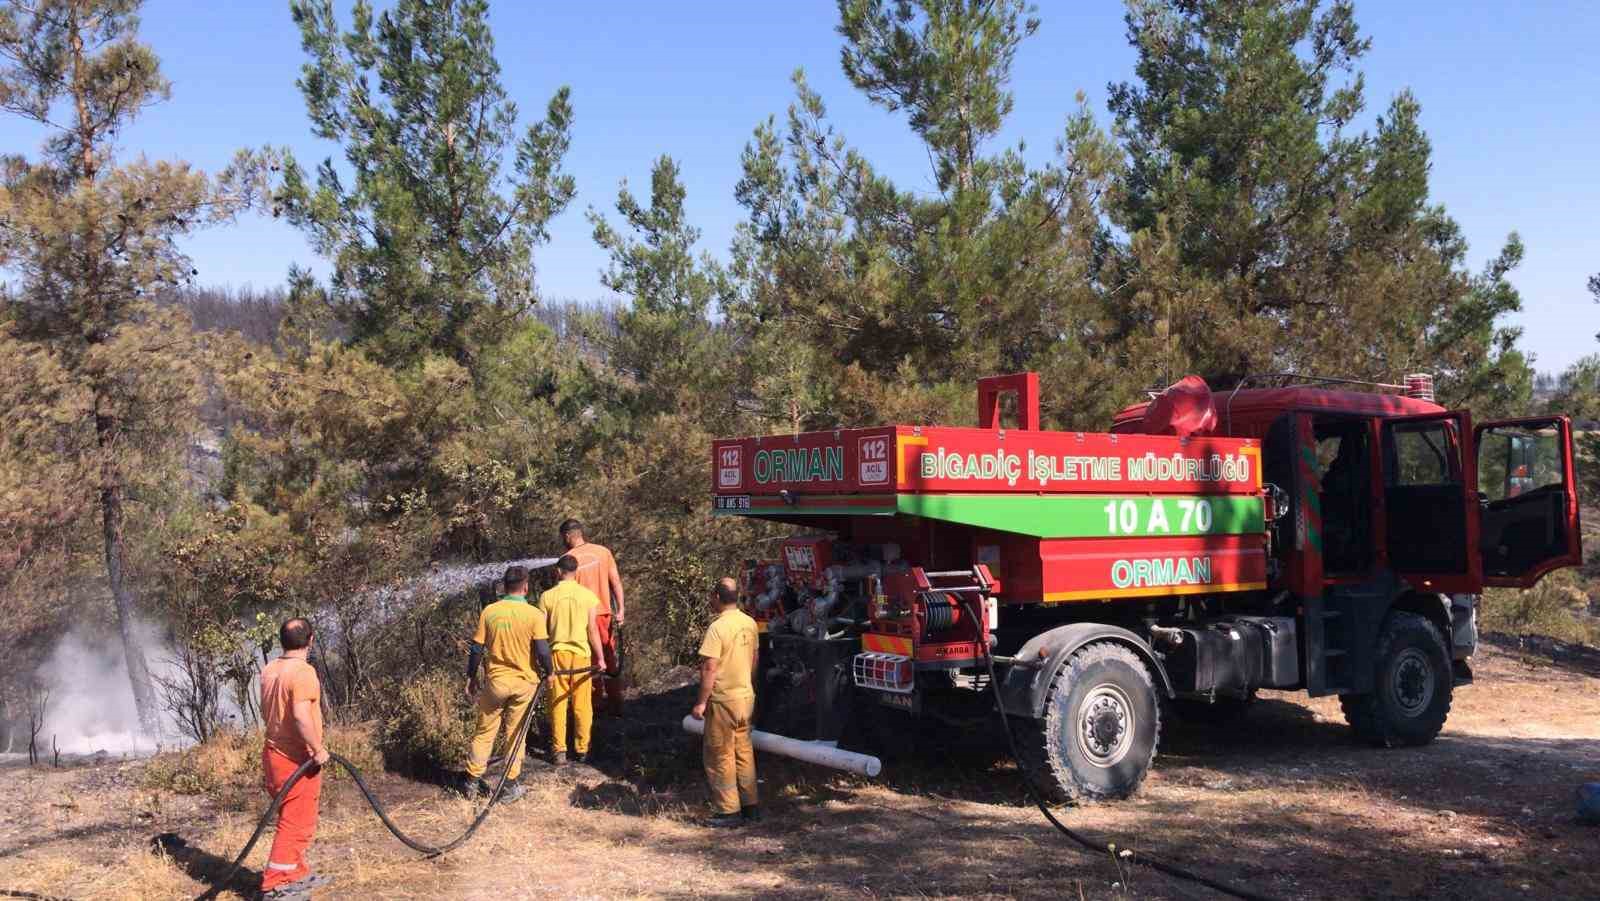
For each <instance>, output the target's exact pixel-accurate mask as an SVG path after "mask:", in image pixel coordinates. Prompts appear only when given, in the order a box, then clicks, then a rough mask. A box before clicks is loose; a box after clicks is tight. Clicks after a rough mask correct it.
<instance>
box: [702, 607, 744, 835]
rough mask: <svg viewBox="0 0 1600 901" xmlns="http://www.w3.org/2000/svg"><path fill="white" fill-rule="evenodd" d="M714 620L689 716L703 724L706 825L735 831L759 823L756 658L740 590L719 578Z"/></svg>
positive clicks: (707, 636) (707, 631)
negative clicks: (710, 810) (753, 735)
mask: <svg viewBox="0 0 1600 901" xmlns="http://www.w3.org/2000/svg"><path fill="white" fill-rule="evenodd" d="M711 604H712V607H713V608H715V610H716V618H715V619H713V620H712V621H711V627H710V628H708V629H706V637H705V640H704V641H702V642H701V643H700V698H699V700H698V701H696V702H695V705H694V709H693V710H692V711H690V714H691V715H692V716H693V717H694V718H695V719H697V720H705V723H706V730H705V744H704V751H703V755H704V762H705V768H706V784H707V785H709V786H710V788H711V804H712V807H714V808H715V811H716V812H715V813H714V814H713V815H712V816H711V818H710V819H709V820H707V821H706V822H707V825H710V826H723V827H727V826H738V825H739V824H740V823H741V822H745V821H754V820H758V819H760V818H761V808H760V807H759V806H758V796H757V794H756V753H755V748H753V747H751V745H750V721H751V719H752V718H753V717H754V716H755V710H756V692H755V688H754V686H753V684H752V682H751V675H752V674H753V673H754V672H755V671H756V655H757V654H758V653H759V645H758V640H759V639H758V632H757V630H756V621H755V620H753V619H751V618H750V617H749V616H748V615H746V614H745V612H744V611H742V610H740V609H739V589H738V586H737V585H736V584H735V583H734V581H733V580H732V579H727V578H725V579H721V580H719V581H718V582H717V584H716V587H715V588H713V589H712V591H711Z"/></svg>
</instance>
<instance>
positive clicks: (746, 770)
mask: <svg viewBox="0 0 1600 901" xmlns="http://www.w3.org/2000/svg"><path fill="white" fill-rule="evenodd" d="M755 711H756V699H755V698H742V699H738V700H732V701H712V702H711V703H709V704H707V705H706V735H705V747H704V750H703V751H702V754H703V759H704V760H705V765H706V784H707V785H708V786H710V787H711V806H713V807H715V808H716V809H717V813H738V812H739V808H740V807H741V806H743V807H754V806H756V801H757V798H756V750H755V748H753V747H751V746H750V719H751V717H752V716H754V715H755Z"/></svg>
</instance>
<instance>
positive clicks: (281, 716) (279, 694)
mask: <svg viewBox="0 0 1600 901" xmlns="http://www.w3.org/2000/svg"><path fill="white" fill-rule="evenodd" d="M312 638H313V636H312V630H311V623H310V622H308V621H307V620H304V619H301V618H299V617H295V618H294V619H290V620H286V621H285V622H284V623H283V625H282V626H280V627H279V628H278V642H279V644H281V645H283V655H282V656H281V657H279V658H278V659H276V660H274V661H272V662H271V663H269V664H267V665H266V666H265V667H264V668H263V669H262V670H261V721H262V723H263V725H265V727H266V747H265V748H263V749H262V751H261V777H262V787H263V788H265V789H266V790H267V794H269V795H272V796H274V797H276V796H277V794H278V792H280V791H282V790H283V785H284V783H285V782H288V781H289V777H290V776H292V775H294V771H295V770H297V769H299V768H300V765H301V764H302V763H305V762H306V761H307V760H314V761H316V763H315V764H314V765H313V766H312V767H311V769H310V770H308V771H306V773H305V775H303V776H301V777H300V779H299V780H298V781H296V782H295V784H294V787H293V788H291V789H290V790H289V794H288V796H287V797H285V798H284V799H283V806H281V807H279V808H278V826H277V830H276V831H275V832H274V834H273V838H272V850H271V851H269V852H267V865H266V867H265V868H264V869H263V870H262V871H261V896H262V897H263V898H290V897H295V898H299V897H306V895H307V893H309V892H310V891H311V890H312V889H314V888H319V887H321V886H324V885H327V884H328V882H329V881H330V880H329V879H328V878H327V877H325V876H318V875H315V874H313V873H312V872H311V868H310V867H308V866H306V848H308V847H309V846H310V845H311V839H312V838H313V837H314V836H315V835H316V832H317V801H318V798H320V797H321V795H322V768H323V767H324V766H325V765H327V763H328V747H327V745H325V744H323V742H322V704H321V701H322V683H321V681H320V680H318V679H317V671H316V669H314V668H313V667H312V666H311V663H310V661H309V660H308V659H307V658H308V657H309V656H310V654H311V642H312Z"/></svg>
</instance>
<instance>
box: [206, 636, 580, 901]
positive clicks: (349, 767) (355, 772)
mask: <svg viewBox="0 0 1600 901" xmlns="http://www.w3.org/2000/svg"><path fill="white" fill-rule="evenodd" d="M596 672H599V668H598V667H593V666H589V667H584V668H582V669H569V670H555V671H554V672H552V673H550V675H552V676H577V675H582V676H583V678H582V679H579V680H578V681H577V683H576V684H574V685H573V687H572V689H573V690H576V689H577V687H578V685H582V684H583V683H584V682H586V681H588V680H589V679H590V678H592V677H593V676H594V674H595V673H596ZM549 684H550V680H549V679H541V680H539V687H538V688H537V689H535V690H534V693H533V698H532V699H531V700H530V701H529V702H528V708H527V710H525V711H523V714H522V721H521V722H520V723H518V724H517V729H516V732H515V733H514V734H513V736H512V740H511V743H510V744H509V745H508V746H507V747H510V748H517V747H520V746H521V744H522V743H523V742H525V741H527V740H528V726H529V725H530V724H531V723H532V722H533V715H534V712H535V711H537V710H538V709H539V701H540V699H541V698H542V697H543V696H544V693H545V687H546V686H547V685H549ZM568 694H571V690H569V691H568ZM558 700H559V699H558ZM328 759H329V762H330V763H337V764H338V765H340V766H342V767H344V769H345V772H347V773H349V774H350V778H352V779H354V780H355V783H356V788H358V789H360V790H361V795H362V797H364V798H366V799H367V804H368V806H370V807H371V808H372V812H373V813H375V814H377V815H378V819H380V820H382V821H383V825H384V828H386V829H388V830H389V834H390V835H393V836H394V837H395V838H396V839H398V840H399V841H400V843H401V844H403V845H405V846H406V847H407V848H410V849H411V850H413V851H416V852H418V853H420V854H422V855H424V856H426V857H438V856H439V855H441V854H448V853H450V852H451V851H454V850H455V849H457V848H459V847H461V846H462V845H464V844H466V843H467V841H468V840H469V839H471V838H472V836H473V833H475V832H477V831H478V827H479V826H482V825H483V822H484V820H486V819H488V817H489V811H490V810H493V809H494V805H495V802H496V801H499V800H500V794H501V792H502V791H504V790H505V787H506V782H507V779H506V776H507V774H508V773H509V772H510V771H509V770H501V771H500V779H499V781H497V782H496V783H495V786H494V790H493V791H492V792H490V794H489V803H487V804H485V805H483V809H482V810H480V811H478V815H477V816H476V817H474V818H473V820H472V822H471V823H470V824H468V826H467V828H466V831H464V832H462V833H461V834H460V835H458V836H456V837H455V838H453V839H451V840H450V841H448V842H445V843H444V844H442V845H430V844H427V843H426V842H421V841H418V840H417V839H415V838H412V837H411V836H409V835H407V834H406V833H405V831H404V830H402V829H401V828H400V827H399V826H397V825H395V822H394V820H392V819H390V818H389V811H388V809H387V808H385V807H384V806H383V802H382V801H380V800H378V797H377V796H376V795H374V794H373V793H372V789H371V788H370V787H369V786H368V785H367V783H366V780H365V779H362V778H361V770H359V769H357V768H356V765H355V764H353V763H351V762H350V761H349V760H347V759H345V758H344V757H342V756H341V755H339V754H336V753H334V752H332V751H330V752H328ZM315 765H316V761H315V760H310V759H308V760H306V761H305V762H304V763H302V764H300V767H299V768H298V769H296V770H295V771H294V772H293V773H292V774H290V776H289V778H288V779H287V780H285V781H284V783H283V787H282V788H279V789H278V794H277V795H276V796H274V797H273V799H272V804H270V805H269V806H268V807H267V810H266V813H263V814H262V815H261V819H260V820H259V821H258V822H257V823H256V831H254V832H252V833H250V840H249V841H247V842H245V843H244V847H243V848H242V849H240V851H239V856H237V857H235V858H234V859H233V864H232V865H231V866H229V867H228V871H227V873H226V874H224V875H223V876H222V877H221V878H220V879H217V880H215V881H214V882H213V883H212V886H211V888H209V889H206V890H205V891H204V892H202V893H201V894H200V895H199V896H198V897H197V898H196V899H195V901H209V899H211V898H215V897H216V896H217V893H218V892H221V891H222V889H223V888H224V887H225V886H227V884H228V883H230V882H232V881H233V877H234V876H236V875H237V874H238V872H239V868H240V867H242V866H244V861H245V858H246V857H249V856H250V852H251V850H253V849H254V848H255V846H256V842H257V841H259V840H260V839H261V834H262V833H263V832H265V831H266V829H267V824H268V823H271V822H273V821H274V820H275V819H276V817H277V814H278V809H279V808H280V807H282V806H283V801H284V799H285V798H287V797H288V796H289V789H291V788H293V787H294V784H295V783H296V782H299V781H300V777H301V776H304V775H305V774H306V773H307V772H309V771H310V770H311V768H312V767H313V766H315Z"/></svg>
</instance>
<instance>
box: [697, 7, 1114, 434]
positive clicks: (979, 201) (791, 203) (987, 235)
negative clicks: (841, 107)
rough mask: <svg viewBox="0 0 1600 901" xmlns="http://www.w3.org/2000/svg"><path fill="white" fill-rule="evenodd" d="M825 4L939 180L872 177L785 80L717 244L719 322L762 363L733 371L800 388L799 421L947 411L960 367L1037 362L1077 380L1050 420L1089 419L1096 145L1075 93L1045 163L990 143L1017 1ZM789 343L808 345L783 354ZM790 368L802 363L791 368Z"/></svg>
mask: <svg viewBox="0 0 1600 901" xmlns="http://www.w3.org/2000/svg"><path fill="white" fill-rule="evenodd" d="M839 12H840V25H839V32H840V34H841V35H842V36H843V38H844V47H843V49H842V51H841V60H842V65H843V68H844V71H845V74H846V76H847V77H849V78H850V80H851V81H852V83H853V84H854V86H855V87H857V88H858V89H859V90H861V91H862V92H863V93H864V94H865V95H866V96H867V97H868V98H869V99H870V100H871V101H873V102H874V103H877V104H879V105H881V106H883V107H884V108H885V109H887V110H889V111H891V112H895V113H898V114H903V115H904V116H905V117H906V123H907V125H908V126H909V127H910V129H911V130H912V132H913V133H915V134H916V135H917V136H918V137H919V138H920V139H921V141H922V142H923V144H924V145H925V148H926V152H927V155H928V158H929V160H930V165H931V167H932V173H931V174H932V176H933V180H934V183H935V184H936V186H937V188H938V193H937V194H933V195H924V194H918V193H916V192H913V191H909V190H905V189H902V188H901V187H899V186H897V185H896V184H895V183H894V182H893V181H892V180H890V179H888V178H886V177H884V176H882V175H880V174H879V173H878V172H877V171H876V170H875V168H874V167H873V166H872V164H871V163H870V161H869V160H868V159H867V157H866V155H865V154H864V153H863V152H861V151H860V150H858V149H855V148H853V147H851V146H850V145H849V143H848V142H847V141H846V139H845V138H844V137H843V136H842V135H839V134H838V133H836V132H835V130H834V129H833V127H832V126H831V125H830V124H829V123H828V119H827V110H826V106H825V104H824V102H823V99H822V98H821V96H819V95H818V94H817V93H816V92H815V91H813V90H812V89H811V88H810V86H809V84H808V83H807V82H806V80H805V78H804V75H803V74H801V73H797V74H796V77H795V84H796V93H797V97H796V100H795V102H794V104H793V105H792V106H791V107H790V109H789V112H788V116H787V120H786V122H785V125H784V127H782V128H780V127H779V125H778V123H777V122H776V121H774V120H769V121H768V122H767V123H765V124H763V125H762V126H760V127H759V128H758V129H757V130H756V134H755V136H754V138H753V140H752V141H751V142H750V144H749V145H748V146H747V147H746V149H745V153H744V158H743V168H744V175H743V178H742V179H741V180H740V182H739V185H738V188H737V192H736V193H737V197H738V199H739V201H740V203H741V204H742V205H744V207H745V208H746V210H747V211H748V213H749V218H748V221H747V222H746V223H744V224H743V226H742V227H741V228H740V230H739V233H738V236H737V238H736V243H735V252H734V264H733V272H734V274H735V275H736V281H737V283H738V285H739V288H740V290H739V292H738V296H737V297H736V299H735V301H734V302H733V303H731V304H730V307H729V315H730V318H731V319H732V320H733V321H735V322H736V323H740V324H741V327H742V328H746V329H748V330H750V331H752V332H754V333H755V335H756V337H755V338H754V339H752V340H753V341H754V342H755V343H757V344H759V345H762V346H764V347H766V348H767V350H766V352H765V354H764V355H763V357H762V359H769V360H771V361H772V363H773V364H774V366H775V367H776V371H775V372H773V373H765V372H761V371H756V372H753V373H751V374H750V376H749V377H747V378H746V379H745V383H746V384H749V385H762V384H773V383H774V382H779V383H782V382H792V381H793V380H795V379H797V378H803V380H804V381H805V382H806V383H808V387H807V390H806V391H804V392H794V391H790V392H787V396H788V399H789V401H790V403H789V404H788V406H789V408H790V410H791V412H795V413H798V412H799V411H801V410H804V409H807V408H812V407H819V408H820V409H821V411H824V412H822V413H821V414H820V415H818V416H817V417H815V418H813V419H812V420H811V424H812V425H818V426H823V425H831V424H834V423H837V422H848V423H859V422H863V421H871V420H879V419H883V418H891V417H892V418H903V417H910V416H917V417H919V418H937V419H941V420H945V421H962V420H965V419H968V418H970V417H971V415H972V413H971V403H970V394H971V385H972V380H973V378H974V377H976V376H980V375H988V374H992V373H994V372H996V371H1014V370H1017V369H1023V368H1029V367H1036V368H1040V369H1042V370H1044V371H1045V372H1046V380H1047V382H1049V383H1050V384H1051V387H1052V390H1054V389H1056V388H1058V387H1060V388H1065V387H1067V385H1066V383H1069V382H1073V381H1074V380H1075V381H1076V382H1077V384H1075V385H1073V386H1072V391H1071V392H1070V394H1069V393H1065V392H1063V393H1060V394H1057V395H1056V396H1057V397H1058V398H1061V399H1062V402H1061V404H1060V405H1058V406H1057V407H1055V408H1054V409H1052V410H1051V411H1050V416H1051V418H1052V419H1053V420H1054V421H1057V422H1063V423H1065V422H1081V421H1083V420H1084V419H1086V418H1090V417H1092V416H1094V415H1096V413H1097V412H1103V407H1102V405H1101V403H1100V400H1099V399H1104V398H1107V397H1109V395H1108V394H1107V393H1106V392H1104V391H1101V390H1099V389H1100V387H1101V377H1102V375H1104V374H1106V373H1108V372H1109V371H1110V370H1109V364H1110V362H1111V360H1110V359H1109V357H1108V354H1107V352H1106V351H1107V348H1106V347H1105V346H1104V343H1103V338H1104V332H1103V328H1102V323H1101V322H1100V321H1099V320H1100V319H1101V316H1100V313H1099V309H1098V307H1099V304H1098V298H1097V295H1096V284H1095V279H1096V277H1097V273H1096V268H1097V263H1096V247H1097V245H1098V244H1099V243H1100V242H1101V241H1102V240H1103V235H1102V231H1103V230H1102V228H1101V224H1100V221H1099V213H1098V204H1099V202H1100V195H1101V191H1102V190H1103V188H1104V187H1105V185H1106V181H1107V179H1108V177H1109V175H1110V172H1111V169H1112V168H1113V167H1114V165H1115V150H1114V148H1113V147H1112V146H1111V145H1110V143H1109V141H1107V140H1106V139H1105V136H1104V135H1103V134H1100V133H1099V132H1098V130H1097V129H1095V127H1094V124H1093V118H1092V116H1091V115H1089V113H1088V112H1087V110H1084V109H1082V108H1081V98H1080V108H1079V109H1078V110H1076V111H1074V112H1072V113H1071V114H1070V115H1069V116H1068V117H1067V128H1066V131H1065V132H1064V133H1063V135H1062V136H1061V138H1060V140H1059V141H1058V149H1059V153H1058V155H1057V157H1056V159H1055V160H1053V161H1052V162H1051V163H1050V164H1048V165H1045V166H1042V167H1037V168H1035V167H1030V166H1028V165H1027V164H1026V163H1025V162H1024V158H1023V152H1022V151H1023V150H1024V149H1025V148H1023V147H1015V148H1006V149H1002V150H1000V151H998V152H997V151H996V150H995V149H994V148H992V147H991V146H990V145H991V144H992V142H993V141H994V139H995V137H996V136H997V135H998V133H999V130H1000V128H1001V126H1002V125H1003V124H1004V121H1005V117H1006V116H1007V114H1009V112H1010V111H1011V108H1012V103H1013V101H1012V96H1011V92H1010V88H1009V82H1010V77H1011V75H1010V73H1011V67H1012V64H1013V62H1014V60H1015V58H1016V54H1017V52H1018V49H1019V47H1020V46H1021V45H1022V42H1023V41H1024V40H1025V39H1026V38H1027V37H1028V36H1029V35H1030V34H1032V33H1033V32H1034V30H1035V29H1036V28H1037V27H1038V21H1037V19H1036V18H1035V17H1034V15H1033V11H1032V9H1031V8H1030V7H1028V6H1026V5H1025V4H1024V3H1021V2H1002V3H978V2H967V0H922V2H915V3H913V2H899V3H894V4H888V3H883V2H871V0H841V2H840V4H839ZM801 343H808V344H810V345H811V347H810V348H807V349H806V350H805V351H804V352H803V353H802V352H801V351H800V350H799V349H797V348H796V349H793V350H792V351H791V352H789V353H783V350H784V348H785V346H786V345H787V346H789V347H795V346H796V345H799V344H801ZM806 358H809V359H806ZM1102 361H1104V362H1102ZM801 363H804V364H805V365H806V366H807V367H809V368H810V369H811V373H810V374H809V375H808V376H804V377H801V376H798V375H796V374H795V372H794V370H795V367H796V366H797V365H798V364H801ZM902 383H908V384H902ZM1091 397H1092V398H1096V400H1095V401H1093V402H1091V403H1088V404H1087V405H1085V404H1081V403H1078V399H1086V398H1091ZM777 406H778V407H782V406H784V405H783V404H778V405H777Z"/></svg>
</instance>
